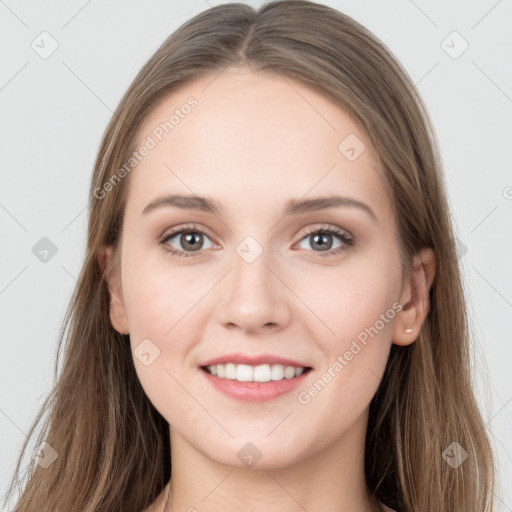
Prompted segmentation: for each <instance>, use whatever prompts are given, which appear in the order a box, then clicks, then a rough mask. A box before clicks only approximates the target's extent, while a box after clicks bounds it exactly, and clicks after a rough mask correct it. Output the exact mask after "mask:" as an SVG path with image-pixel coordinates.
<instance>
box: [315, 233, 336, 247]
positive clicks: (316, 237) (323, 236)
mask: <svg viewBox="0 0 512 512" xmlns="http://www.w3.org/2000/svg"><path fill="white" fill-rule="evenodd" d="M327 236H328V237H329V241H330V243H327V244H326V243H324V244H322V243H319V244H317V240H318V239H319V238H323V239H325V238H326V237H327ZM313 240H314V243H313V245H318V247H320V248H325V247H326V245H327V246H328V247H327V248H328V249H329V248H330V247H331V245H332V238H331V235H322V234H317V235H313Z"/></svg>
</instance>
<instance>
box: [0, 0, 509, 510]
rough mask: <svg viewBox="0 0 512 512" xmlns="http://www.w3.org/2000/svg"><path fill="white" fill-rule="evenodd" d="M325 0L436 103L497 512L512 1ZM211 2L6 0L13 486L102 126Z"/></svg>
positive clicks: (6, 270)
mask: <svg viewBox="0 0 512 512" xmlns="http://www.w3.org/2000/svg"><path fill="white" fill-rule="evenodd" d="M244 3H249V4H250V5H253V6H259V5H260V4H261V3H262V2H244ZM321 3H324V4H327V5H330V6H332V7H335V8H337V9H339V10H341V11H342V12H344V13H346V14H348V15H350V16H352V17H353V18H355V19H356V20H357V21H359V22H361V23H362V24H363V25H365V26H366V27H368V28H369V29H370V30H371V31H373V32H374V33H375V34H376V35H377V36H378V37H380V38H381V39H382V40H383V41H384V43H385V44H386V45H387V46H388V47H389V48H390V49H391V51H392V52H394V54H395V55H396V56H397V57H398V59H399V60H400V61H401V62H402V63H403V65H404V66H405V68H406V69H407V71H408V72H409V74H410V75H411V77H412V78H413V80H414V81H415V83H417V84H418V88H419V90H420V92H421V94H422V95H423V98H424V100H425V102H426V104H427V107H428V109H429V112H430V115H431V117H432V120H433V123H434V126H435V129H436V133H437V136H438V139H439V142H440V146H441V150H442V157H443V162H444V166H445V172H446V184H447V188H448V193H449V200H450V205H451V208H452V210H453V214H454V217H455V219H456V223H457V233H458V237H459V239H460V242H461V245H460V250H461V252H460V256H461V263H462V268H463V271H464V281H465V286H466V289H467V291H468V296H469V300H470V304H469V307H470V315H471V319H472V322H473V326H474V332H475V337H476V344H475V348H474V354H473V357H474V365H475V370H476V372H475V380H476V383H477V392H478V398H479V401H480V403H481V407H482V411H483V414H484V417H485V419H486V421H487V426H488V430H489V432H491V434H492V436H493V444H494V447H495V450H496V452H497V455H498V463H499V476H500V478H501V481H502V488H501V489H499V491H498V493H497V500H496V501H497V505H498V509H497V510H503V511H512V490H511V488H510V486H508V489H507V488H506V487H507V486H505V485H503V484H504V483H505V482H508V483H510V482H512V458H511V457H512V440H511V436H510V434H511V432H512V428H511V427H512V385H511V384H512V377H511V371H510V365H511V363H512V340H511V336H510V333H511V331H512V329H511V327H512V271H511V265H510V262H511V261H512V258H511V256H512V236H511V231H512V228H511V225H512V223H511V212H512V173H511V168H510V161H511V157H510V146H511V143H512V133H511V132H512V128H511V114H512V59H511V58H510V57H511V55H512V52H511V50H512V30H511V29H510V27H511V20H512V3H511V1H510V0H500V1H497V2H496V1H495V0H490V1H488V0H482V1H471V2H463V1H450V2H443V1H440V0H436V1H430V2H427V1H426V0H415V1H412V0H397V1H395V2H379V1H377V0H372V1H356V0H351V1H349V0H345V1H328V2H321ZM210 5H216V4H214V3H210V2H207V1H206V0H201V1H200V0H197V1H190V2H185V1H173V2H171V1H163V0H158V1H157V0H153V1H149V2H144V3H143V2H134V1H131V2H121V1H120V0H110V1H109V2H102V3H100V2H99V1H98V0H96V1H91V0H89V1H88V2H87V1H84V0H73V1H67V2H65V1H63V0H60V1H53V2H41V3H38V2H30V1H21V0H20V1H15V0H6V1H1V0H0V44H1V46H2V48H3V51H2V60H1V63H2V64H1V66H0V130H1V131H0V140H1V143H2V152H1V167H0V168H1V172H2V187H1V188H0V220H1V245H0V247H1V273H0V307H1V311H2V342H1V346H0V364H1V371H0V434H1V436H0V493H1V495H2V496H3V495H4V493H5V490H6V486H7V483H8V480H9V478H10V476H11V474H12V471H13V469H14V462H15V458H16V456H17V455H18V452H19V449H20V448H21V443H22V441H23V440H24V438H25V435H26V433H27V432H28V429H29V426H30V425H31V423H32V420H33V419H34V417H35V413H36V411H37V410H38V408H39V406H40V405H41V403H42V401H43V398H44V397H45V396H46V394H47V393H48V391H49V390H50V389H51V386H52V382H53V370H54V364H55V349H56V341H57V334H58V331H59V329H60V326H61V323H62V320H63V315H64V311H65V308H66V305H67V303H68V301H69V298H70V296H71V293H72V290H73V287H74V285H75V281H76V276H77V275H78V273H79V269H80V267H81V263H82V261H83V256H84V252H85V237H86V221H87V217H86V204H87V190H88V186H89V180H90V175H91V171H92V166H93V161H94V158H95V155H96V151H97V149H98V144H99V141H100V138H101V135H102V133H103V130H104V129H105V127H106V124H107V122H108V120H109V118H110V116H111V113H112V111H113V110H114V108H115V106H116V105H117V102H118V101H119V100H120V98H121V95H122V94H123V93H124V91H125V90H126V88H127V87H128V85H129V84H130V82H131V80H132V79H133V78H134V76H135V74H136V72H137V71H138V70H139V68H140V67H141V66H142V65H143V63H144V62H145V61H146V60H147V59H148V58H149V57H150V56H151V55H152V53H153V52H154V51H155V50H156V49H157V47H158V46H159V45H160V44H161V43H162V42H163V40H164V39H165V38H166V37H167V36H168V35H169V34H170V33H171V32H172V31H173V30H175V29H176V28H177V27H178V26H179V25H181V24H182V23H183V22H184V21H186V20H188V19H189V18H191V17H192V16H193V15H195V14H197V13H199V12H201V11H203V10H205V9H207V8H208V7H209V6H210ZM43 31H47V32H48V33H49V34H50V35H51V37H49V36H40V34H41V32H43ZM453 31H457V32H458V33H459V34H460V36H462V38H463V39H464V40H465V41H467V43H468V44H469V47H468V48H467V50H466V51H464V52H463V53H462V54H461V55H459V56H457V58H454V56H455V54H458V53H459V52H460V50H461V49H463V40H462V39H460V38H459V39H457V38H458V36H453V35H452V36H450V37H449V38H448V39H446V38H447V36H449V35H450V34H451V33H452V32H453ZM43 37H45V38H46V39H44V41H45V42H44V48H45V49H46V51H48V49H50V48H51V46H50V44H51V38H53V39H55V40H56V41H57V43H58V48H57V50H56V51H55V52H54V53H53V54H52V55H50V56H49V57H48V58H45V59H43V58H42V57H41V56H40V55H39V54H38V53H37V52H36V51H35V50H34V49H33V48H32V46H31V45H32V44H33V45H37V44H39V51H40V52H41V51H43V48H42V46H43V43H41V39H42V38H43ZM443 41H445V43H443ZM33 42H34V43H33ZM450 47H451V48H450ZM447 51H448V52H451V53H452V55H451V56H450V55H449V53H447ZM43 237H47V238H48V239H50V240H51V241H52V243H53V244H54V245H55V247H56V249H57V252H56V254H54V255H53V256H52V253H51V252H50V253H49V254H48V256H47V260H48V261H47V262H42V261H40V259H38V258H37V257H36V255H35V254H34V253H33V250H32V249H33V247H34V246H36V244H37V243H38V242H39V241H40V239H41V238H43ZM39 243H42V242H39ZM36 247H38V246H36Z"/></svg>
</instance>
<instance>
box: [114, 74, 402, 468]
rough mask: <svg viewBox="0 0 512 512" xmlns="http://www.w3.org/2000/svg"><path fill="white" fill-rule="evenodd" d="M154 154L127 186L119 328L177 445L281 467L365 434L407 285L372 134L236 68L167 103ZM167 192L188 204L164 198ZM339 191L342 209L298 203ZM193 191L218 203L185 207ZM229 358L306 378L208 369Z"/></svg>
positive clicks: (299, 91) (147, 130)
mask: <svg viewBox="0 0 512 512" xmlns="http://www.w3.org/2000/svg"><path fill="white" fill-rule="evenodd" d="M191 97H193V98H195V100H194V101H190V100H189V98H191ZM187 102H188V103H187ZM187 104H188V105H193V106H190V107H184V106H185V105H187ZM173 113H174V114H175V118H174V120H173V121H172V122H173V126H172V129H170V128H169V125H167V131H166V130H165V129H163V128H162V127H163V126H166V125H165V122H169V118H170V117H171V115H172V114H173ZM347 137H349V138H348V139H347ZM150 139H151V141H153V143H151V142H150ZM143 144H147V147H150V150H149V151H148V152H147V154H146V156H144V157H143V159H142V160H141V161H140V163H139V164H138V165H137V166H136V167H135V168H134V169H133V170H132V171H131V173H130V175H129V177H128V178H125V179H129V190H128V196H127V203H126V210H125V215H124V223H123V226H122V238H121V243H120V251H121V253H120V255H121V270H120V274H119V281H118V284H117V285H113V286H112V288H111V290H114V291H115V292H116V297H117V299H118V301H117V302H115V304H114V305H113V306H112V309H111V318H112V322H113V324H114V326H115V327H116V328H117V329H118V330H119V331H121V332H128V333H129V335H130V341H131V348H132V350H133V351H134V364H135V368H136V371H137V374H138V377H139V379H140V382H141V384H142V386H143V388H144V390H145V392H146V394H147V396H148V397H149V399H150V400H151V402H152V403H153V404H154V406H155V407H156V408H157V409H158V411H159V412H160V413H161V414H162V415H163V416H164V417H165V418H166V420H167V421H168V422H169V424H170V425H171V426H172V428H173V430H174V431H175V432H176V433H177V434H179V436H180V438H181V439H183V440H184V442H186V443H187V444H188V445H190V446H192V447H194V449H195V450H197V451H199V452H201V453H202V454H204V455H206V456H208V457H209V458H211V459H212V460H215V461H217V462H219V463H223V464H229V465H231V466H243V464H245V462H244V460H243V457H241V456H240V454H241V453H242V455H243V454H246V453H247V452H248V453H249V455H253V456H254V457H258V458H259V457H261V459H260V461H259V462H258V464H259V465H260V466H267V467H280V466H286V465H290V464H293V463H296V462H299V461H300V460H302V459H304V458H305V457H313V456H314V455H315V454H317V453H319V452H320V451H322V450H324V449H325V448H328V447H329V446H335V445H337V443H342V442H343V440H344V439H345V440H346V439H348V437H349V436H350V435H351V434H350V433H351V432H354V429H356V427H357V429H358V432H359V434H358V435H362V433H361V432H362V431H361V428H364V420H365V419H366V416H365V415H366V414H367V410H368V406H369V403H370V401H371V399H372V397H373V395H374V393H375V391H376V389H377V387H378V385H379V382H380V378H381V376H382V374H383V372H384V368H385V365H386V362H387V358H388V354H389V350H390V348H391V343H392V340H393V338H394V332H395V330H396V322H397V319H398V318H399V315H400V314H401V313H400V314H399V310H400V306H399V305H400V304H403V300H404V293H405V294H407V293H408V291H407V290H405V289H404V287H403V274H402V263H401V261H400V255H399V247H398V233H397V225H396V219H395V217H394V213H393V205H392V202H391V199H390V197H389V195H388V193H387V191H386V188H385V185H384V176H383V174H382V171H381V170H379V169H378V165H377V157H376V154H375V153H374V151H373V149H372V147H371V144H370V141H369V139H368V137H367V136H366V134H365V133H364V132H363V131H362V130H361V129H360V127H359V126H358V124H356V122H354V120H353V119H352V118H351V117H350V116H349V115H348V114H347V113H346V112H345V111H344V110H342V109H341V108H340V107H338V106H337V105H336V104H335V103H333V102H332V101H331V100H329V99H328V98H326V97H324V96H323V95H321V94H319V93H317V92H314V91H313V90H310V89H309V88H307V87H305V86H303V85H301V84H299V83H297V82H293V81H291V80H284V79H282V78H280V77H277V76H274V75H266V74H261V73H257V74H255V73H252V72H250V71H249V70H247V69H245V68H237V69H235V68H231V69H229V70H226V71H224V72H223V73H221V74H220V75H219V76H217V77H216V78H214V77H213V76H210V77H208V78H203V79H201V80H198V81H197V82H194V83H192V84H189V85H187V86H186V87H184V88H183V89H181V90H180V91H178V92H173V93H172V95H170V96H168V97H166V98H165V100H164V101H163V102H162V103H161V104H160V105H159V106H158V108H157V109H156V110H154V111H153V112H152V114H151V115H150V117H148V118H147V119H146V120H145V123H144V126H143V128H142V130H141V131H140V132H139V136H138V144H137V148H140V147H142V145H143ZM351 148H353V149H351ZM141 153H142V152H141ZM171 195H174V196H181V195H187V196H193V199H195V201H188V202H187V201H184V200H181V201H180V202H178V203H176V202H174V203H171V202H169V201H167V202H166V201H159V200H160V199H162V198H165V197H166V196H171ZM333 196H339V197H343V198H348V199H345V200H339V201H338V203H335V204H331V205H330V206H325V205H323V207H322V208H320V209H311V208H306V207H300V206H296V207H295V208H292V209H289V210H287V207H289V206H290V204H292V202H294V201H298V200H303V201H310V200H312V199H318V198H323V199H325V198H327V197H333ZM198 197H204V198H207V199H209V200H211V201H212V202H213V204H214V205H215V206H217V207H218V211H216V212H213V213H212V212H210V211H208V208H207V207H206V206H204V205H203V206H202V209H201V208H199V207H198V208H197V209H194V208H192V206H194V205H195V206H198V205H199V206H200V205H201V203H200V202H199V201H198V199H197V198H198ZM155 201H156V202H155ZM152 203H153V205H152V206H149V207H148V205H151V204H152ZM180 204H181V206H187V207H186V208H184V207H180ZM308 204H309V205H310V206H311V205H314V204H315V203H308ZM316 204H317V206H322V205H319V204H318V202H317V203H316ZM411 341H412V340H411ZM234 353H237V354H242V355H247V356H260V355H264V356H263V359H262V360H260V361H256V363H261V364H253V365H249V366H251V371H253V368H254V367H255V366H264V363H263V361H264V360H268V361H271V360H270V359H268V356H274V357H276V358H285V359H288V360H293V362H294V363H297V366H300V367H309V368H311V369H310V370H308V371H306V372H304V373H303V374H302V375H301V376H300V377H293V378H289V379H286V378H285V379H284V380H283V381H281V380H279V381H273V382H274V383H273V382H270V383H268V382H267V383H266V384H257V383H248V382H246V383H243V382H242V383H239V384H236V382H235V380H233V379H226V378H224V379H221V378H220V377H219V375H220V373H221V372H222V370H217V371H218V376H216V377H214V376H209V375H207V374H206V372H205V370H204V369H202V368H201V367H202V366H203V365H204V364H205V363H207V362H208V361H209V360H211V359H214V358H218V357H221V356H225V355H230V354H234ZM229 357H232V356H229ZM265 358H267V359H265ZM272 366H273V365H272V364H269V369H270V371H271V372H272V370H271V367H272ZM286 366H293V365H285V367H286ZM217 368H218V367H217ZM230 368H232V367H230ZM244 369H247V368H245V367H244ZM224 371H225V372H229V371H228V369H227V367H226V366H224ZM236 371H237V370H236V367H235V372H236ZM274 371H275V372H276V373H275V374H274V376H275V377H276V378H277V379H279V369H278V370H274ZM288 371H290V370H288ZM258 372H260V373H259V375H265V372H266V369H260V370H258ZM297 373H299V372H297ZM241 375H245V374H244V372H243V371H242V370H240V373H239V374H238V376H239V377H240V376H241ZM288 375H291V374H290V373H289V374H288ZM240 378H241V379H243V378H244V377H243V376H241V377H240ZM295 379H297V380H295ZM221 380H222V381H224V382H223V383H221V384H225V383H226V382H228V381H229V382H228V383H231V384H232V386H231V387H230V388H229V390H227V387H226V388H225V387H224V386H223V385H222V386H219V381H221ZM214 381H215V382H214ZM283 383H284V384H283ZM257 387H259V389H260V391H259V394H258V391H257V390H256V391H255V388H257ZM233 389H234V391H233ZM237 390H238V391H237ZM283 390H284V392H283ZM237 392H238V393H239V395H236V393H237ZM247 443H252V445H248V444H247ZM240 450H242V451H240ZM244 450H245V452H244ZM251 451H252V453H251ZM258 453H259V454H258Z"/></svg>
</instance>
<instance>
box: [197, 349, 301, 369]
mask: <svg viewBox="0 0 512 512" xmlns="http://www.w3.org/2000/svg"><path fill="white" fill-rule="evenodd" d="M227 363H234V364H248V365H251V366H258V365H262V364H282V365H283V366H295V367H297V368H311V367H310V366H308V365H307V364H303V363H301V362H299V361H295V360H294V359H288V358H286V357H280V356H276V355H273V354H243V353H242V352H234V353H232V354H226V355H223V356H220V357H214V358H213V359H209V360H208V361H205V362H204V363H201V364H200V365H199V366H212V365H215V364H227Z"/></svg>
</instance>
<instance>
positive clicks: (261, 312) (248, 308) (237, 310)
mask: <svg viewBox="0 0 512 512" xmlns="http://www.w3.org/2000/svg"><path fill="white" fill-rule="evenodd" d="M250 250H254V247H251V248H250ZM259 250H261V249H259ZM253 257H254V254H253ZM230 263H232V269H231V271H230V272H229V273H228V275H227V276H226V277H225V279H223V283H222V285H221V286H220V288H219V290H218V293H219V304H218V306H217V320H218V321H219V323H220V324H221V325H223V326H224V327H226V328H228V329H231V330H233V329H240V330H242V331H245V332H246V333H251V334H257V333H259V332H261V333H263V332H268V331H269V330H271V331H275V330H278V329H282V328H284V327H286V326H287V325H288V323H289V322H290V318H291V315H292V308H293V304H292V301H293V293H292V292H291V291H290V290H289V289H288V288H287V286H286V284H285V283H286V279H285V276H284V275H283V272H282V271H281V270H280V268H279V266H278V264H277V263H276V261H275V260H272V261H271V258H269V257H268V251H266V250H263V251H262V252H261V254H259V256H257V257H256V259H254V260H253V261H252V258H251V257H247V256H246V254H245V253H244V252H243V250H241V251H237V252H235V253H234V254H233V257H232V259H231V260H230Z"/></svg>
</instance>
